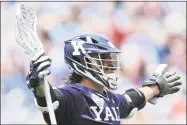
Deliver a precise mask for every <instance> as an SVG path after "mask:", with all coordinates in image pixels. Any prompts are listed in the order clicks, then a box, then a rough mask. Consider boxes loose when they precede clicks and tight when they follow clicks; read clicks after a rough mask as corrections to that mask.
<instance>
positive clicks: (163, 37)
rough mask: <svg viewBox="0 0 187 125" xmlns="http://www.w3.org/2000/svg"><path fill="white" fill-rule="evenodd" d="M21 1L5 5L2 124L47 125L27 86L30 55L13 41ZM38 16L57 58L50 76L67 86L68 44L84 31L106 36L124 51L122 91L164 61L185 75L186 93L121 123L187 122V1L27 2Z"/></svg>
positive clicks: (183, 90)
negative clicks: (67, 42)
mask: <svg viewBox="0 0 187 125" xmlns="http://www.w3.org/2000/svg"><path fill="white" fill-rule="evenodd" d="M18 4H19V2H3V3H1V124H15V123H17V124H26V123H27V124H28V123H29V124H42V123H45V122H44V120H43V118H42V114H41V112H39V111H38V110H37V109H36V107H35V105H34V96H33V94H32V93H31V91H30V90H29V89H28V88H27V85H26V82H25V76H26V74H27V71H28V69H29V61H30V59H31V57H28V56H27V55H25V53H24V51H23V49H22V48H21V47H20V46H19V45H18V44H17V43H16V41H15V39H14V28H15V22H16V20H15V14H16V8H17V5H18ZM25 4H26V5H28V6H30V7H32V8H33V9H34V10H35V11H36V12H37V17H38V20H37V21H38V24H37V30H38V35H39V37H40V40H41V41H42V42H43V45H44V49H45V52H46V53H47V55H48V56H49V57H51V58H52V66H51V68H50V69H51V72H52V74H51V75H50V76H49V77H48V80H49V81H50V83H51V84H52V85H53V86H55V87H60V86H64V82H65V81H66V79H67V78H68V75H69V69H68V68H67V66H66V64H65V63H64V59H63V45H64V43H63V41H64V40H66V39H68V38H71V37H74V36H76V35H79V34H83V33H101V34H103V35H106V36H107V37H108V38H109V39H110V40H111V41H112V42H113V44H114V45H115V46H116V47H117V48H119V49H120V50H121V52H122V53H121V66H122V70H121V77H120V80H119V89H117V90H116V91H114V92H115V93H123V92H124V91H125V90H126V89H128V88H131V87H140V86H141V83H142V81H143V80H145V79H146V78H148V77H149V76H151V75H152V73H153V72H154V70H155V68H156V67H157V66H158V65H159V64H160V63H167V64H168V65H169V66H170V68H171V69H173V70H176V71H177V73H179V74H180V75H181V77H182V79H181V80H182V81H183V85H182V87H181V90H180V91H179V92H178V93H177V94H174V95H172V96H166V97H164V98H161V99H159V101H158V104H157V105H151V104H149V103H147V106H146V107H145V108H144V109H143V110H141V111H140V112H138V113H137V114H136V115H135V116H134V117H133V118H131V119H128V120H125V119H121V121H122V124H127V123H129V124H130V123H131V124H153V123H155V124H159V123H167V124H171V123H173V124H184V123H186V3H184V2H117V1H116V2H54V3H53V2H26V3H25Z"/></svg>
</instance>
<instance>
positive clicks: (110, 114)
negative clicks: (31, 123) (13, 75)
mask: <svg viewBox="0 0 187 125" xmlns="http://www.w3.org/2000/svg"><path fill="white" fill-rule="evenodd" d="M119 54H120V51H119V50H118V49H117V48H115V47H114V45H113V44H112V43H111V42H110V41H109V40H108V39H107V38H106V37H105V36H102V35H98V34H85V35H80V36H77V37H74V38H72V39H69V40H67V41H65V46H64V59H65V61H66V63H67V64H68V66H69V68H70V69H71V70H72V73H71V75H70V77H69V81H68V83H69V85H67V86H65V87H62V88H56V89H54V88H52V87H51V85H50V84H49V86H50V94H51V98H52V102H53V108H54V111H55V116H56V120H57V124H65V125H69V124H95V125H96V124H98V125H99V124H100V125H101V124H103V125H106V124H120V118H130V117H132V116H133V115H134V114H136V112H137V111H139V110H141V109H143V108H144V107H145V105H146V103H147V102H149V103H152V104H155V103H156V100H157V98H160V97H163V96H165V95H168V94H174V93H176V92H178V91H179V89H180V88H179V87H180V85H181V84H182V83H181V82H180V81H179V80H180V76H179V75H177V74H176V72H171V71H168V69H167V65H166V64H161V65H160V66H158V67H157V69H156V70H155V72H154V73H153V75H152V76H151V77H150V78H149V79H148V80H147V81H145V82H144V83H142V87H141V88H130V89H128V90H127V91H125V90H124V94H122V95H120V94H113V93H112V92H110V91H109V90H115V89H116V88H117V82H118V79H119V70H120V65H119ZM50 65H51V59H50V58H49V57H48V56H46V55H45V53H44V52H43V51H41V52H39V53H37V54H36V56H34V57H33V59H32V61H31V63H30V71H29V73H28V76H27V84H28V87H29V88H30V89H31V90H32V91H33V93H34V95H35V99H36V100H35V101H36V105H37V107H38V108H39V109H40V110H41V111H42V113H43V116H44V120H45V121H46V123H47V124H50V118H49V113H48V109H47V107H46V106H47V104H46V100H45V94H44V76H47V75H49V74H50V71H49V67H50ZM124 84H125V83H124ZM106 88H107V89H106ZM108 89H109V90H108Z"/></svg>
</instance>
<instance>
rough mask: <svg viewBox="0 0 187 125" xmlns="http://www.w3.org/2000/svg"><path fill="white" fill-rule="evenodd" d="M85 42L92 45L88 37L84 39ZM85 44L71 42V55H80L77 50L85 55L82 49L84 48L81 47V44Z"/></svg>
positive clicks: (82, 42)
mask: <svg viewBox="0 0 187 125" xmlns="http://www.w3.org/2000/svg"><path fill="white" fill-rule="evenodd" d="M86 42H88V43H92V40H91V38H90V37H89V36H87V37H86ZM84 43H85V41H83V40H82V41H78V42H77V41H72V42H71V44H72V46H73V48H74V52H73V53H72V54H73V55H80V51H79V50H81V51H82V53H84V54H85V53H86V51H85V49H84V47H83V46H82V45H83V44H84Z"/></svg>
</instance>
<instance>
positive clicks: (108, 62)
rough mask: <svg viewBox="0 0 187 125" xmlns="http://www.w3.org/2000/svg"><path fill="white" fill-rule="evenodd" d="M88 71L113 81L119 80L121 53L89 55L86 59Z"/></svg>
mask: <svg viewBox="0 0 187 125" xmlns="http://www.w3.org/2000/svg"><path fill="white" fill-rule="evenodd" d="M84 60H85V64H86V67H87V69H90V70H92V71H94V72H95V73H98V74H99V75H102V76H104V77H109V78H110V79H112V80H113V81H117V80H118V78H119V69H120V65H119V53H105V54H87V55H86V56H85V57H84Z"/></svg>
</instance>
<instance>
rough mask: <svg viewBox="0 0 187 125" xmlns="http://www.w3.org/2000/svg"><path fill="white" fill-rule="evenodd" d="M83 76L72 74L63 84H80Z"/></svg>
mask: <svg viewBox="0 0 187 125" xmlns="http://www.w3.org/2000/svg"><path fill="white" fill-rule="evenodd" d="M82 78H83V76H81V75H79V74H77V73H75V72H73V73H72V74H71V75H70V76H69V79H68V81H67V82H66V83H65V84H66V85H68V84H75V83H80V81H81V80H82Z"/></svg>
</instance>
